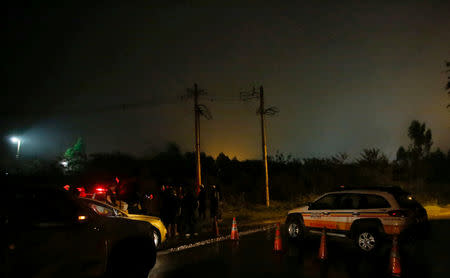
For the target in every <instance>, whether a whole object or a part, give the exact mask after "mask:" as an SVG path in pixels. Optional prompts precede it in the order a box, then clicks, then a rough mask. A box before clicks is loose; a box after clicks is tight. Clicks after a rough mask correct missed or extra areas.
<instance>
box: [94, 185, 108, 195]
mask: <svg viewBox="0 0 450 278" xmlns="http://www.w3.org/2000/svg"><path fill="white" fill-rule="evenodd" d="M95 192H97V194H105V193H106V188H104V187H100V186H99V187H96V188H95Z"/></svg>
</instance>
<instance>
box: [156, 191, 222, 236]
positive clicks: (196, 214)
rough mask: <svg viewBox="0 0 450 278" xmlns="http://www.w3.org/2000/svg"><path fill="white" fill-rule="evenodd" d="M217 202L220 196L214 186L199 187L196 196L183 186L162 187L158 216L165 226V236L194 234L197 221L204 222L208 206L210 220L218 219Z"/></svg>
mask: <svg viewBox="0 0 450 278" xmlns="http://www.w3.org/2000/svg"><path fill="white" fill-rule="evenodd" d="M208 200H209V202H208ZM219 201H220V194H219V191H218V190H217V188H216V186H214V185H213V186H211V187H209V188H205V186H203V185H201V186H200V191H199V192H198V194H196V192H194V190H193V189H190V188H186V187H183V186H171V185H163V186H162V187H161V191H160V206H161V208H160V215H161V219H162V221H163V222H164V224H165V225H166V228H167V236H168V237H173V236H178V235H179V234H180V233H183V234H186V235H187V236H189V235H190V234H195V233H196V232H197V231H196V224H197V223H198V220H203V221H204V220H206V212H207V206H208V204H209V216H210V218H211V219H212V220H213V221H214V219H217V218H219V217H220V215H219Z"/></svg>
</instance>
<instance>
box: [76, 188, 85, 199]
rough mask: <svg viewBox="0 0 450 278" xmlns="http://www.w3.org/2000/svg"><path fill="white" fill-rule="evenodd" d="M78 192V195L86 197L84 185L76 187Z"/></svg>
mask: <svg viewBox="0 0 450 278" xmlns="http://www.w3.org/2000/svg"><path fill="white" fill-rule="evenodd" d="M77 190H78V192H80V195H79V197H86V196H87V195H86V190H85V189H84V187H77Z"/></svg>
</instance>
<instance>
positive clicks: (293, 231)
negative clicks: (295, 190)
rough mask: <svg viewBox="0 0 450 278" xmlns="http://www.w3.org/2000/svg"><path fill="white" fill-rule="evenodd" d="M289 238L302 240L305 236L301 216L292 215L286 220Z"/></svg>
mask: <svg viewBox="0 0 450 278" xmlns="http://www.w3.org/2000/svg"><path fill="white" fill-rule="evenodd" d="M286 230H287V233H288V236H289V239H291V240H295V241H300V240H302V239H303V237H304V226H303V222H302V221H301V218H300V217H299V216H290V217H289V218H288V219H287V221H286Z"/></svg>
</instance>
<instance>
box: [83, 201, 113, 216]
mask: <svg viewBox="0 0 450 278" xmlns="http://www.w3.org/2000/svg"><path fill="white" fill-rule="evenodd" d="M83 201H84V203H85V204H86V205H87V206H88V207H89V208H90V209H91V210H93V211H94V212H95V213H96V214H98V215H101V216H116V213H115V212H114V209H113V208H110V207H109V206H105V205H102V204H99V203H96V202H89V201H87V200H83Z"/></svg>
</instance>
